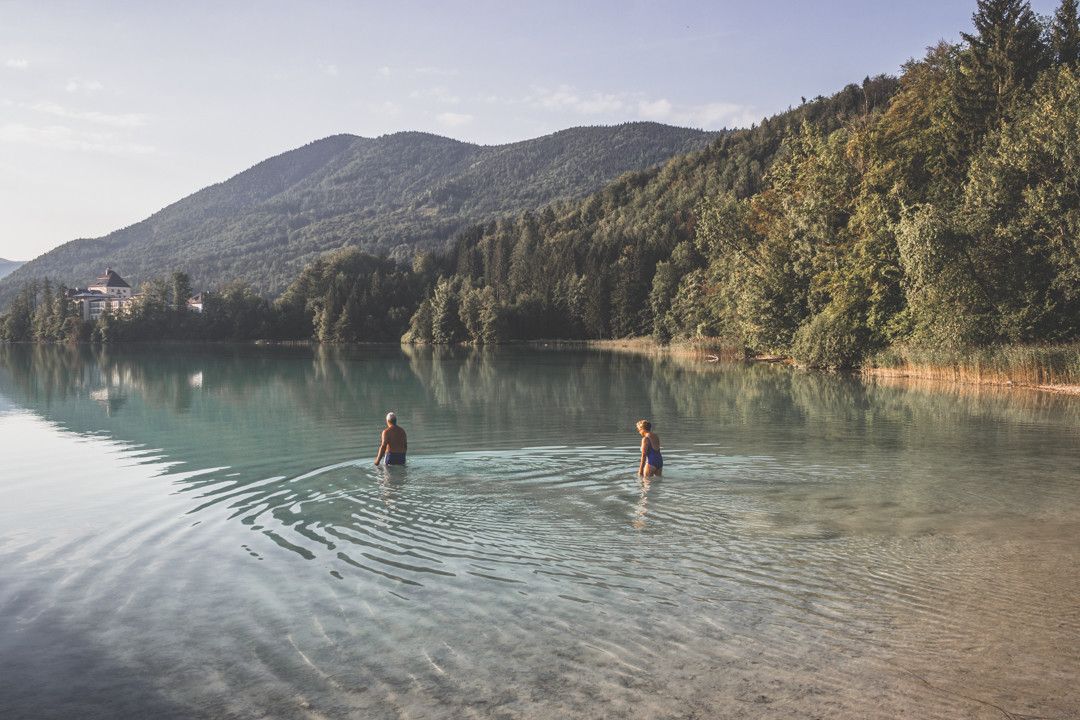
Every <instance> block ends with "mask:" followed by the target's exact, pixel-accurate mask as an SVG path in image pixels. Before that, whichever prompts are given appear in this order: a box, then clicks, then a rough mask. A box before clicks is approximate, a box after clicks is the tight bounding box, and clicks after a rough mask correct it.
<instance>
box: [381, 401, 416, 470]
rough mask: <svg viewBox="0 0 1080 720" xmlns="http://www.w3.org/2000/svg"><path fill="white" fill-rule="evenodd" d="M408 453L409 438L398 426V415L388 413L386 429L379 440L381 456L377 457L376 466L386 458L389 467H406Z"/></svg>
mask: <svg viewBox="0 0 1080 720" xmlns="http://www.w3.org/2000/svg"><path fill="white" fill-rule="evenodd" d="M408 451H409V438H408V435H406V433H405V430H404V428H401V427H399V426H398V424H397V415H395V414H394V413H392V412H391V413H387V414H386V429H385V430H383V431H382V436H380V438H379V454H378V455H376V456H375V464H376V465H378V464H379V463H380V462H381V461H382V459H383V456H385V457H386V464H387V465H404V464H405V453H407V452H408Z"/></svg>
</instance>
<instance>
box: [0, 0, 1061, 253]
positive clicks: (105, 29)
mask: <svg viewBox="0 0 1080 720" xmlns="http://www.w3.org/2000/svg"><path fill="white" fill-rule="evenodd" d="M1055 6H1056V2H1055V1H1054V0H1050V1H1046V0H1043V1H1042V2H1035V3H1033V7H1034V8H1035V9H1036V11H1038V12H1042V13H1050V12H1052V11H1053V9H1054V7H1055ZM974 7H975V2H974V0H962V1H959V2H954V1H952V0H937V1H933V0H914V1H908V2H902V3H898V2H884V1H881V2H879V1H874V0H871V1H864V2H855V1H854V0H836V1H833V2H829V1H828V0H825V1H821V2H812V3H811V2H728V1H726V0H714V1H713V2H645V1H639V2H587V1H585V0H577V1H574V2H561V1H556V0H548V1H546V2H534V3H526V2H513V1H511V0H503V1H502V2H488V1H486V0H484V1H476V2H461V3H456V2H305V3H300V2H266V1H264V2H227V3H226V2H186V1H185V2H152V1H146V2H127V3H121V2H84V3H76V2H57V1H50V0H34V1H32V2H22V1H21V0H16V1H14V2H13V1H11V0H0V257H6V258H10V259H20V260H26V259H30V258H32V257H35V256H37V255H39V254H41V253H42V252H45V251H46V250H48V249H49V248H52V247H54V246H56V245H58V244H60V243H63V242H66V241H68V240H71V239H73V238H76V237H93V236H97V235H102V234H105V233H107V232H109V231H111V230H114V229H116V228H118V227H122V226H124V225H127V224H130V223H132V222H135V221H138V220H141V219H142V218H144V217H146V216H147V215H149V214H151V213H152V212H154V211H156V210H158V209H160V208H161V207H163V206H164V205H166V204H168V203H170V202H172V201H174V200H177V199H179V198H180V197H182V196H184V195H187V194H189V193H191V192H193V191H195V190H197V189H199V188H201V187H203V186H205V185H208V184H210V183H214V182H219V181H221V180H224V179H226V178H228V177H229V176H231V175H233V174H235V173H237V172H239V171H241V170H243V169H245V168H247V167H249V166H251V165H252V164H254V163H256V162H258V161H260V160H262V159H264V158H266V157H269V156H271V155H275V154H277V153H280V152H282V151H284V150H287V149H290V148H293V147H296V146H299V145H303V144H304V143H306V142H309V141H311V140H315V139H317V138H320V137H325V136H326V135H331V134H334V133H343V132H347V133H354V134H358V135H367V136H375V135H380V134H383V133H387V132H393V131H396V130H406V129H407V130H427V131H431V132H435V133H439V134H442V135H448V136H451V137H455V138H460V139H463V140H469V141H473V142H479V143H501V142H507V141H512V140H520V139H524V138H529V137H535V136H537V135H542V134H545V133H549V132H552V131H555V130H558V129H561V128H565V127H571V126H575V125H592V124H610V123H617V122H622V121H626V120H658V121H661V122H667V123H671V124H676V125H688V126H693V127H702V128H707V129H719V128H722V127H725V126H741V125H746V124H749V123H751V122H754V121H756V120H758V119H760V118H761V117H763V116H765V115H769V114H772V113H775V112H777V111H779V110H783V109H785V108H787V107H789V106H791V105H797V104H798V103H799V102H800V96H806V97H812V96H815V95H818V94H828V93H831V92H834V91H835V90H838V89H839V88H840V87H842V86H843V85H844V84H846V83H848V82H851V81H859V80H861V79H862V78H863V77H864V76H865V75H874V74H877V73H882V72H886V73H896V72H897V71H898V69H899V66H900V64H901V63H903V62H904V61H906V60H907V59H909V58H911V57H916V56H921V55H922V54H923V49H924V48H925V47H926V46H928V45H931V44H933V43H934V42H936V41H937V40H939V39H943V38H944V39H948V40H956V39H957V38H958V34H959V32H960V31H961V30H968V29H969V26H970V17H971V13H972V11H973V10H974Z"/></svg>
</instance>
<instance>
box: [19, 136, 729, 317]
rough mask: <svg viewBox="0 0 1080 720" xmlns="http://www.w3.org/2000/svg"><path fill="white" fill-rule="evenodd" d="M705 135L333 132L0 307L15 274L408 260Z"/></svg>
mask: <svg viewBox="0 0 1080 720" xmlns="http://www.w3.org/2000/svg"><path fill="white" fill-rule="evenodd" d="M716 137H717V133H708V132H703V131H699V130H691V129H687V128H676V127H671V126H667V125H661V124H658V123H626V124H623V125H616V126H610V127H580V128H572V129H569V130H563V131H560V132H557V133H554V134H552V135H546V136H544V137H540V138H536V139H533V140H526V141H523V142H517V143H511V144H507V145H495V146H480V145H473V144H470V143H465V142H459V141H457V140H451V139H449V138H444V137H439V136H436V135H430V134H426V133H418V132H402V133H395V134H393V135H385V136H382V137H379V138H374V139H372V138H363V137H356V136H353V135H335V136H332V137H328V138H324V139H322V140H318V141H316V142H313V143H310V144H308V145H305V146H304V147H301V148H298V149H296V150H292V151H289V152H286V153H283V154H282V155H278V156H276V157H273V158H270V159H269V160H265V161H263V162H261V163H259V164H258V165H255V166H254V167H252V168H251V169H249V170H246V171H244V172H242V173H240V174H239V175H236V176H235V177H233V178H230V179H229V180H227V181H225V182H223V183H219V184H217V185H212V186H210V187H207V188H204V189H203V190H200V191H198V192H196V193H194V194H193V195H190V196H188V197H186V198H184V199H182V200H180V201H178V202H176V203H173V204H172V205H170V206H168V207H166V208H164V209H163V210H161V211H159V212H157V213H155V214H154V215H151V216H150V217H149V218H147V219H146V220H143V221H142V222H139V223H136V224H134V225H131V226H129V227H126V228H123V229H121V230H117V231H115V232H113V233H110V234H109V235H106V236H104V237H100V238H94V239H81V240H73V241H71V242H68V243H66V244H64V245H62V246H60V247H58V248H56V249H54V250H52V251H50V252H48V253H46V254H45V255H42V256H41V257H39V258H37V259H35V260H33V261H31V262H29V263H27V264H26V265H25V266H23V267H22V268H21V269H19V270H18V271H17V272H14V273H13V274H11V275H10V276H9V277H7V278H5V279H4V280H2V281H0V307H2V306H3V305H6V303H7V301H9V300H10V298H11V296H12V294H13V293H14V291H15V289H16V287H17V286H18V285H19V284H21V283H22V282H23V281H25V280H28V279H31V278H42V277H46V276H47V277H49V278H51V279H53V280H54V281H59V282H64V283H68V284H85V283H86V282H87V281H88V280H90V279H92V278H94V277H96V276H97V275H98V274H100V273H101V271H102V269H103V268H104V267H106V266H110V267H113V268H116V269H117V270H119V271H120V272H121V273H122V274H123V275H124V277H125V278H127V279H129V280H130V281H132V283H133V284H137V283H138V282H140V281H142V280H145V279H146V278H148V277H152V276H157V275H162V274H165V273H167V272H170V271H172V270H176V269H180V270H185V271H187V272H188V273H190V274H191V276H192V279H193V281H194V284H195V286H196V287H207V286H213V285H217V284H220V283H222V282H225V281H228V280H232V279H235V278H239V279H243V280H246V281H249V282H251V283H253V284H254V285H255V286H256V287H257V288H258V289H259V290H261V291H263V292H267V293H271V294H276V293H278V292H280V291H281V290H282V289H283V288H284V287H285V286H287V285H288V284H289V282H290V281H291V280H292V279H293V277H294V276H295V275H296V273H298V272H299V271H300V270H301V269H302V268H303V267H304V266H305V265H306V264H307V263H308V262H310V261H311V260H312V259H313V258H314V257H316V256H318V255H320V254H322V253H323V252H326V251H327V250H333V249H336V248H340V247H344V246H358V247H361V248H363V249H365V250H368V251H370V252H375V253H391V254H393V255H396V256H407V255H408V254H410V253H411V251H412V249H413V248H415V247H437V246H440V245H442V244H443V243H444V242H445V241H447V240H449V239H450V238H451V236H453V234H454V233H456V232H457V231H458V230H460V229H462V228H464V227H466V226H469V225H471V224H473V223H475V222H478V221H483V220H486V219H490V218H493V217H496V216H500V215H507V214H511V213H517V212H520V211H522V210H527V209H531V208H536V207H539V206H541V205H544V204H546V203H549V202H551V201H553V200H556V199H562V198H574V197H581V196H584V195H586V194H588V193H590V192H593V191H595V190H597V189H599V188H600V187H602V186H603V185H605V184H606V183H608V182H610V181H611V180H613V179H615V178H616V177H618V176H619V175H621V174H623V173H625V172H628V171H634V170H642V169H645V168H648V167H651V166H655V165H657V164H659V163H662V162H664V161H665V160H667V159H668V158H670V157H672V156H675V155H679V154H682V153H687V152H691V151H694V150H698V149H701V148H703V147H705V146H706V145H708V144H709V142H710V141H712V140H713V139H715V138H716Z"/></svg>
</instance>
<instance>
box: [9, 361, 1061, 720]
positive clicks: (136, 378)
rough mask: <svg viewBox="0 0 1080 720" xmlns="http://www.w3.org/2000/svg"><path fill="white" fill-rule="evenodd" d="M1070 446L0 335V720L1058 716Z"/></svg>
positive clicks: (722, 379) (453, 371)
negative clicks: (647, 473)
mask: <svg viewBox="0 0 1080 720" xmlns="http://www.w3.org/2000/svg"><path fill="white" fill-rule="evenodd" d="M387 410H395V411H396V412H397V413H398V415H399V416H400V418H401V423H402V425H403V426H404V427H405V428H406V429H407V430H408V432H409V440H410V450H411V453H410V456H409V465H408V466H407V467H404V468H391V469H389V470H388V469H386V468H376V467H374V466H373V465H372V459H373V456H374V454H375V450H376V444H377V438H378V433H379V431H380V429H381V426H382V416H383V415H384V414H385V413H386V411H387ZM640 417H648V418H649V419H651V420H652V421H653V422H654V424H655V429H656V430H657V432H658V433H659V434H660V436H661V438H662V440H663V444H664V454H665V461H666V465H665V475H664V477H663V478H662V479H659V480H654V481H653V482H652V483H651V484H650V485H647V486H645V485H643V484H642V482H641V481H640V480H639V479H637V478H636V477H635V474H634V473H635V470H636V467H637V459H638V456H637V443H638V439H637V436H636V435H635V433H634V429H633V424H634V421H636V420H637V419H638V418H640ZM1078 441H1080V399H1075V398H1067V397H1055V396H1050V395H1039V394H1033V393H1025V392H1021V391H1013V392H976V391H974V390H972V389H970V388H968V389H955V388H952V389H950V388H948V387H944V388H943V387H930V388H927V387H900V386H887V385H882V384H869V385H868V384H864V383H863V382H860V381H858V380H854V379H850V378H840V377H831V376H824V375H815V374H806V373H798V372H792V371H790V370H787V369H784V368H776V367H764V366H753V367H743V366H722V367H718V366H710V365H704V364H699V363H693V362H690V361H678V360H674V359H670V358H669V359H657V358H647V357H638V356H631V355H619V354H607V353H600V352H585V351H563V350H559V351H556V350H547V351H545V350H542V349H538V350H524V349H506V350H498V351H469V350H455V351H439V350H432V349H415V350H414V349H406V350H403V349H399V348H397V347H393V348H355V349H336V348H316V349H310V348H257V347H243V348H231V347H225V348H222V347H186V346H170V347H161V348H156V347H142V346H139V347H122V348H115V349H114V348H110V349H108V350H102V349H92V348H74V349H73V348H35V347H25V346H18V347H3V346H0V447H2V466H0V467H2V469H0V492H2V502H0V717H3V718H5V719H10V718H143V717H154V718H174V717H175V718H200V717H207V718H217V717H228V718H264V717H274V718H344V717H356V718H462V717H500V718H502V717H505V718H516V717H523V718H563V717H604V718H609V717H612V718H617V717H632V718H683V717H700V718H713V717H739V718H741V717H746V718H787V717H790V718H806V717H827V718H832V717H850V718H876V717H880V718H894V717H901V716H903V717H920V718H928V717H932V718H969V717H970V718H1001V717H1008V716H1009V715H1008V713H1012V714H1013V715H1015V716H1017V717H1019V716H1039V717H1053V718H1068V717H1080V682H1078V680H1080V442H1078Z"/></svg>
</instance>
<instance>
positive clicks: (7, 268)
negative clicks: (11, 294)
mask: <svg viewBox="0 0 1080 720" xmlns="http://www.w3.org/2000/svg"><path fill="white" fill-rule="evenodd" d="M25 264H26V261H25V260H5V259H4V258H0V278H2V277H4V276H6V275H10V274H11V273H13V272H14V271H16V270H18V269H19V268H20V267H21V266H23V265H25Z"/></svg>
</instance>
